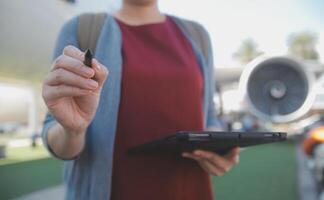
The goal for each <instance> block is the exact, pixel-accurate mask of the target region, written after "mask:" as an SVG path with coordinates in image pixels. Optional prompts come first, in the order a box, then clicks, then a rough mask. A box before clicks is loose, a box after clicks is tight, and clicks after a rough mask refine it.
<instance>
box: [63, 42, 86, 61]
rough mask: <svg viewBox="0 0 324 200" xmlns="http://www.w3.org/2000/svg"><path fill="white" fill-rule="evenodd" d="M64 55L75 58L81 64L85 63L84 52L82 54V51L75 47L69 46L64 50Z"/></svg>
mask: <svg viewBox="0 0 324 200" xmlns="http://www.w3.org/2000/svg"><path fill="white" fill-rule="evenodd" d="M63 54H64V55H66V56H70V57H72V58H75V59H77V60H79V61H81V62H83V61H84V55H85V54H84V52H82V51H81V50H80V49H78V48H76V47H75V46H72V45H68V46H66V47H65V48H64V49H63Z"/></svg>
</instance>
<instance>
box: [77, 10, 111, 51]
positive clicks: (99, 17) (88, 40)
mask: <svg viewBox="0 0 324 200" xmlns="http://www.w3.org/2000/svg"><path fill="white" fill-rule="evenodd" d="M106 18H107V13H84V14H81V15H80V16H79V24H78V42H79V47H80V49H81V50H82V51H86V50H87V49H90V50H91V51H92V52H95V50H96V46H97V40H98V38H99V35H100V33H101V29H102V26H103V24H104V22H105V19H106Z"/></svg>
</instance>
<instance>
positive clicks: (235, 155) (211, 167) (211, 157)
mask: <svg viewBox="0 0 324 200" xmlns="http://www.w3.org/2000/svg"><path fill="white" fill-rule="evenodd" d="M239 153H240V148H238V147H237V148H234V149H232V150H231V151H230V152H229V153H228V154H226V155H224V156H220V155H218V154H216V153H214V152H210V151H203V150H196V151H194V152H193V153H188V152H185V153H183V154H182V156H183V157H185V158H190V159H193V160H196V161H197V162H198V163H199V165H200V166H201V167H202V168H203V169H204V170H205V171H206V172H207V173H209V174H211V175H214V176H222V175H224V174H225V173H226V172H228V171H229V170H230V169H231V168H232V167H233V166H234V165H236V164H238V163H239Z"/></svg>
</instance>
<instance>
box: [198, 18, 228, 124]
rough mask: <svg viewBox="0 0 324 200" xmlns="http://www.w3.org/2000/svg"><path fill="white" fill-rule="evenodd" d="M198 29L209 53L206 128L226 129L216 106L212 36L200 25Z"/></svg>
mask: <svg viewBox="0 0 324 200" xmlns="http://www.w3.org/2000/svg"><path fill="white" fill-rule="evenodd" d="M195 24H196V28H197V29H198V30H199V32H200V34H201V42H202V43H203V47H204V48H206V49H205V51H206V52H207V55H208V56H207V58H206V65H207V70H208V72H207V74H208V76H209V77H208V78H209V79H208V80H209V83H208V85H209V87H208V90H209V91H208V110H207V123H206V126H207V127H206V128H214V129H215V128H216V129H220V130H222V129H224V127H223V125H222V122H221V120H220V119H219V118H218V116H217V111H216V105H215V102H214V94H215V92H216V90H215V87H216V82H215V72H214V55H213V50H212V43H211V39H210V35H209V33H208V32H207V30H206V29H205V28H204V27H203V26H202V25H200V24H198V23H195Z"/></svg>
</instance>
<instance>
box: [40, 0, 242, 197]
mask: <svg viewBox="0 0 324 200" xmlns="http://www.w3.org/2000/svg"><path fill="white" fill-rule="evenodd" d="M77 22H78V18H74V19H72V20H70V21H69V22H68V23H66V24H65V26H64V27H63V29H62V30H61V33H60V36H59V39H58V42H57V45H56V49H55V54H54V57H55V58H56V59H55V62H54V64H53V67H52V70H51V72H50V73H49V74H48V75H47V76H46V78H45V79H44V82H43V98H44V101H45V103H46V105H47V107H48V109H49V114H48V115H47V117H46V120H45V123H44V129H43V139H44V143H45V144H46V146H47V147H48V149H49V151H50V152H51V153H52V154H53V155H54V156H56V157H58V158H60V159H62V160H66V162H65V182H66V184H67V192H66V199H78V200H79V199H87V200H89V199H95V200H98V199H99V200H100V199H106V200H108V199H111V200H126V199H155V200H159V199H161V200H162V199H163V200H167V199H177V200H178V199H186V200H187V199H200V200H211V199H212V191H211V184H210V179H209V174H211V175H216V176H221V175H223V174H224V173H226V172H227V171H228V170H229V169H230V168H231V167H232V166H233V165H235V164H236V163H237V162H238V155H239V149H233V150H232V151H231V152H230V153H229V154H228V155H225V156H223V157H221V156H219V155H217V154H215V153H213V152H208V151H202V150H197V151H194V152H185V153H183V155H182V157H180V156H145V157H144V156H133V157H131V156H127V154H126V153H125V151H126V150H127V149H128V148H130V147H132V146H135V145H138V144H141V143H144V142H146V141H150V140H152V139H156V138H160V137H163V136H166V135H169V134H170V133H174V132H176V131H179V130H193V131H195V130H196V131H198V130H204V129H209V130H211V129H217V119H216V117H215V116H216V115H215V107H214V104H213V102H212V96H213V95H212V94H213V91H214V89H213V88H214V87H213V84H214V83H213V79H212V75H213V71H212V69H213V63H212V58H207V59H206V58H204V57H203V56H202V53H201V50H199V49H198V48H196V46H195V45H194V44H193V43H192V40H191V39H190V35H189V36H188V37H186V35H188V33H186V32H185V31H183V29H181V28H180V26H181V24H182V23H183V22H182V20H181V19H179V18H176V17H170V16H166V15H164V14H162V13H161V12H160V11H159V10H158V6H157V0H124V1H123V4H122V7H121V9H120V10H119V11H118V12H116V13H115V14H114V16H113V17H108V18H107V20H106V21H105V23H104V25H103V29H102V33H101V35H100V37H99V40H98V43H97V48H96V54H95V57H96V59H93V60H92V66H91V68H88V67H86V66H84V65H83V60H84V52H82V51H80V50H79V49H78V42H77V36H76V35H77V34H76V32H77V31H76V30H77V24H78V23H77ZM201 31H204V30H203V29H202V30H201ZM207 50H208V51H210V44H209V48H208V49H207ZM209 54H210V55H211V53H209ZM99 61H100V62H99ZM108 74H109V77H108ZM107 77H108V78H107Z"/></svg>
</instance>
